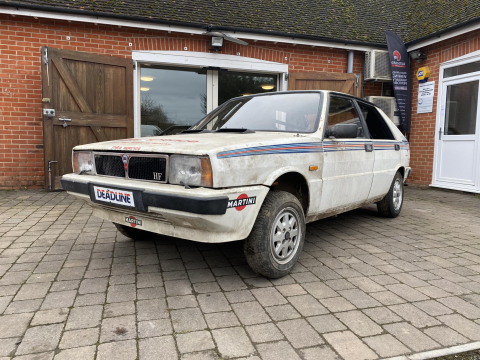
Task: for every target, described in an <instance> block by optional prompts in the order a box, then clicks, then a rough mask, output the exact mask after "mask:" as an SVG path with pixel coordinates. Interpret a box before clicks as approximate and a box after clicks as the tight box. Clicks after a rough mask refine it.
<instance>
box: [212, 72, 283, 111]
mask: <svg viewBox="0 0 480 360" xmlns="http://www.w3.org/2000/svg"><path fill="white" fill-rule="evenodd" d="M274 91H277V75H266V74H256V73H255V74H252V73H244V72H233V71H219V72H218V105H221V104H223V103H224V102H225V101H227V100H230V99H231V98H234V97H237V96H244V95H252V94H260V93H266V92H274Z"/></svg>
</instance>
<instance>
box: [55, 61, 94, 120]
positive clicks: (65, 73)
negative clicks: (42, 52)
mask: <svg viewBox="0 0 480 360" xmlns="http://www.w3.org/2000/svg"><path fill="white" fill-rule="evenodd" d="M52 61H53V63H54V64H55V67H56V68H57V70H58V72H59V74H60V76H61V77H62V80H63V81H64V82H65V85H66V86H67V88H68V90H69V91H70V93H71V94H72V96H73V99H74V100H75V102H76V103H77V104H78V106H79V108H80V110H81V111H82V112H87V113H91V112H92V109H91V107H90V105H89V104H88V102H87V99H85V97H84V96H83V94H82V91H81V90H80V88H79V87H78V84H77V81H76V80H75V78H74V77H73V74H72V72H71V71H70V69H69V68H68V67H67V66H66V65H65V64H64V62H63V59H61V58H52Z"/></svg>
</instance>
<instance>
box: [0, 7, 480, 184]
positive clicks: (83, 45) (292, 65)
mask: <svg viewBox="0 0 480 360" xmlns="http://www.w3.org/2000/svg"><path fill="white" fill-rule="evenodd" d="M375 3H376V5H377V6H372V2H371V1H355V2H352V1H346V2H336V1H317V2H311V1H305V2H298V3H295V7H290V6H289V2H282V1H276V2H269V1H255V2H253V1H244V2H242V3H241V4H236V3H235V2H233V1H232V2H230V1H229V2H212V3H211V2H208V3H207V2H202V1H197V2H191V1H183V2H174V1H165V2H162V3H161V4H160V3H158V2H157V1H123V2H117V1H88V2H86V1H78V2H73V3H67V2H64V1H55V0H52V1H37V0H31V1H0V94H1V100H0V148H1V149H2V153H1V154H2V156H1V159H0V188H4V189H9V188H20V187H46V188H48V186H49V182H50V180H49V172H48V165H49V161H57V162H54V163H51V164H50V165H51V169H52V182H51V183H52V188H58V187H59V182H58V179H59V178H60V176H61V175H62V174H63V173H65V172H70V167H71V166H70V159H69V157H70V151H71V147H72V146H74V145H76V144H80V143H85V142H93V141H102V140H108V139H115V138H125V137H133V136H142V135H155V134H156V133H157V132H160V131H165V130H166V129H168V131H169V132H175V131H178V130H181V129H182V128H184V127H186V126H189V125H191V124H193V122H194V121H196V120H198V119H199V118H200V117H201V116H202V115H203V114H204V113H205V112H208V111H210V110H211V109H213V108H215V107H216V106H218V105H219V104H221V103H222V102H223V101H225V100H226V99H229V98H231V97H234V96H239V95H242V94H247V93H252V92H265V91H281V90H288V89H296V90H299V89H315V88H322V89H332V90H337V91H343V92H348V93H351V94H353V95H356V96H381V95H385V94H387V91H386V89H388V84H385V83H382V82H366V81H364V80H363V72H364V71H363V70H364V69H363V68H364V59H365V53H366V52H369V51H372V50H378V49H380V50H386V44H385V38H384V35H383V31H384V30H392V31H395V32H397V33H398V34H399V35H400V36H401V37H402V38H403V39H404V41H405V42H406V45H407V49H408V50H409V51H413V50H419V51H420V52H421V55H422V56H421V58H424V57H425V56H424V55H426V58H425V59H422V60H420V61H419V62H417V61H412V69H411V71H412V84H413V86H412V103H413V104H414V105H413V106H412V127H411V134H410V141H411V159H412V167H413V176H412V178H411V180H410V181H411V183H415V184H420V185H430V184H434V185H436V186H442V187H450V188H456V189H462V190H467V191H477V192H479V191H480V190H479V189H480V166H476V162H478V160H475V159H480V144H479V143H480V140H479V139H478V134H479V133H480V131H479V130H478V129H477V130H476V132H475V133H474V134H473V136H472V134H467V135H466V136H467V138H465V136H463V135H461V134H460V137H462V136H463V137H462V139H461V140H465V143H464V144H462V143H459V144H457V145H459V149H457V150H455V151H457V152H462V151H466V150H468V151H470V153H471V154H470V155H469V156H470V158H471V159H473V160H474V161H473V162H472V164H471V166H472V167H473V170H472V169H470V172H466V171H464V173H462V176H463V178H465V179H463V178H462V179H457V180H459V181H457V183H459V184H460V185H459V184H457V183H455V179H454V181H453V182H452V176H451V174H450V173H451V172H452V171H453V172H454V173H455V172H456V171H458V170H457V169H453V170H452V169H448V170H446V171H444V173H445V174H446V175H447V176H446V177H445V176H443V175H442V174H443V173H442V171H443V170H442V166H444V168H445V166H446V167H447V168H448V167H452V166H455V164H453V165H452V161H451V160H449V161H447V162H445V161H444V162H443V163H442V161H443V160H439V156H437V153H438V152H439V151H440V153H441V151H442V149H443V150H445V149H446V148H448V149H447V150H448V152H447V153H448V154H450V150H451V149H450V148H451V147H452V146H453V147H454V146H455V144H456V143H458V141H456V139H455V138H454V139H452V141H450V142H448V143H447V145H445V144H444V143H441V144H440V145H439V144H438V141H437V140H436V139H437V133H438V130H439V127H440V125H439V124H441V123H442V121H443V122H444V119H443V118H442V119H440V115H441V110H439V111H437V108H438V106H440V105H437V95H438V93H439V88H440V86H441V87H444V86H445V85H444V84H443V82H442V81H443V80H444V79H443V78H441V77H440V72H441V71H444V68H446V67H445V66H447V67H448V66H450V65H451V66H453V67H454V66H457V63H456V59H458V58H461V57H462V56H464V55H467V59H463V58H461V59H460V60H458V61H463V62H459V63H458V64H460V65H463V64H464V62H465V61H467V62H468V63H472V64H475V63H477V62H478V61H479V60H480V59H479V58H480V55H479V54H478V53H476V52H477V51H478V50H479V46H480V45H479V42H478V38H479V34H480V31H479V30H477V29H480V19H479V18H478V16H479V14H476V12H475V11H476V10H475V8H476V6H475V2H474V1H471V2H469V1H466V2H465V4H464V5H463V7H462V9H461V11H460V10H458V9H456V7H455V6H456V5H455V4H453V5H452V4H450V5H447V7H452V8H451V9H446V10H450V12H449V11H445V9H443V10H442V11H440V10H441V9H442V6H444V5H442V4H443V2H441V1H438V3H437V1H433V2H432V4H431V5H430V6H431V7H432V9H433V10H434V11H433V12H434V13H437V14H440V13H441V15H438V16H437V17H438V18H434V19H433V20H432V19H429V22H425V21H420V20H421V19H420V18H419V16H420V15H419V14H416V12H415V11H414V9H415V6H417V5H418V4H417V2H415V1H407V0H402V1H400V4H399V8H400V9H401V11H400V10H398V9H395V11H393V12H392V9H390V8H389V5H388V4H389V2H388V1H383V0H382V1H380V0H377V1H376V2H375ZM449 13H450V14H455V16H449V15H448V14H449ZM432 17H433V15H432ZM385 19H389V20H385ZM219 31H221V32H223V33H224V34H226V35H224V36H222V34H220V37H222V38H223V46H222V47H221V50H220V51H212V50H211V49H212V43H211V41H212V36H215V35H219V34H216V32H219ZM229 35H230V36H234V37H235V38H236V39H240V40H241V41H244V42H246V43H247V44H246V45H245V44H240V43H238V41H236V40H235V38H234V39H231V38H229ZM217 37H218V36H217ZM230 40H233V41H230ZM234 41H235V42H234ZM241 41H240V42H241ZM217 50H218V49H217ZM448 61H453V62H452V63H449V64H444V63H446V62H448ZM442 64H444V65H442ZM421 66H429V67H430V70H431V77H430V80H429V81H435V82H436V84H435V101H434V106H433V111H432V112H431V113H426V114H425V113H424V114H417V113H416V112H417V109H416V105H415V104H416V99H417V91H418V82H417V80H416V78H415V74H416V71H417V70H418V68H419V67H421ZM441 66H442V68H440V67H441ZM467 67H469V68H472V69H473V70H474V71H470V72H468V73H466V74H463V72H464V71H465V70H453V71H454V72H455V71H457V72H458V71H460V72H461V73H462V74H461V75H459V76H460V77H462V76H463V77H465V76H466V77H467V78H469V81H468V82H467V83H468V84H469V85H468V86H469V88H468V89H467V90H471V91H470V93H471V92H472V91H475V85H472V84H470V83H471V82H472V81H478V80H472V81H470V80H471V79H474V78H475V77H474V76H473V75H475V74H476V72H475V71H477V70H479V71H480V69H476V68H475V65H469V66H467ZM472 76H473V77H472ZM455 79H456V80H458V81H460V83H461V78H457V76H453V80H455ZM445 80H446V79H445ZM449 81H450V82H451V81H452V79H450V80H447V81H445V83H446V84H447V85H446V86H447V88H448V82H449ZM439 83H440V84H439ZM454 83H455V82H452V84H454ZM455 84H456V83H455ZM472 86H473V87H472ZM464 87H465V86H464ZM447 88H446V89H447ZM477 89H478V87H477ZM461 90H462V89H460V91H461ZM464 90H465V89H464ZM455 91H457V90H455ZM457 92H458V91H457ZM443 93H445V92H443ZM445 94H446V93H445ZM445 94H444V95H445ZM449 94H450V93H449ZM387 95H388V94H387ZM390 95H391V94H390ZM477 95H478V90H477ZM445 96H446V95H445ZM449 96H450V97H451V96H452V94H450V95H449ZM469 99H470V100H469V103H468V104H467V105H468V106H469V107H470V108H472V106H474V105H473V104H472V101H473V100H472V99H473V97H472V96H470V98H469ZM452 101H453V100H452ZM452 104H453V103H452ZM461 105H462V106H463V107H465V106H467V105H465V104H461ZM475 106H476V103H475ZM42 108H43V109H55V111H56V114H55V115H54V116H52V115H48V114H46V115H42ZM458 108H461V107H458ZM440 109H441V106H440ZM452 111H453V110H452ZM472 111H473V110H471V111H470V112H469V113H468V114H467V115H469V116H470V117H472V116H473V115H472ZM437 113H438V116H437ZM452 114H453V112H452ZM452 116H453V115H452ZM64 119H67V120H64ZM68 120H71V121H68ZM474 121H476V124H478V123H479V122H480V121H478V120H477V118H475V120H474ZM64 125H65V126H64ZM472 126H473V125H471V124H470V127H472ZM478 126H480V125H477V127H478ZM442 129H443V125H442ZM469 132H470V133H471V129H470V130H469ZM475 134H476V135H475ZM452 136H453V137H454V134H447V135H446V136H444V137H443V139H447V140H448V138H449V137H450V138H451V137H452ZM464 138H465V139H464ZM439 141H443V140H439ZM472 144H473V145H472ZM442 145H443V147H442ZM439 146H440V147H441V149H440V150H438V147H439ZM457 152H456V153H457ZM456 153H455V154H456ZM441 154H443V155H442V156H440V158H441V159H445V158H448V157H449V156H445V151H444V153H441ZM470 158H469V159H470ZM471 159H470V160H471ZM444 168H443V169H444ZM435 169H439V171H435ZM439 176H440V177H439ZM442 176H443V177H442ZM469 176H470V180H469V179H467V178H468V177H469ZM445 179H446V180H445ZM438 180H439V181H438ZM452 184H453V185H452Z"/></svg>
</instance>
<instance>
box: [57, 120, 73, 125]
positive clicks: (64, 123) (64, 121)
mask: <svg viewBox="0 0 480 360" xmlns="http://www.w3.org/2000/svg"><path fill="white" fill-rule="evenodd" d="M58 120H60V121H63V127H67V126H68V124H67V121H72V119H66V118H60V119H58Z"/></svg>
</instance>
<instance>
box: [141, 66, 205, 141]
mask: <svg viewBox="0 0 480 360" xmlns="http://www.w3.org/2000/svg"><path fill="white" fill-rule="evenodd" d="M199 72H202V71H201V70H191V69H183V68H173V67H172V68H167V67H165V68H162V67H153V66H145V65H142V67H141V76H140V94H141V124H142V125H141V127H142V136H156V135H160V134H163V135H171V134H175V133H177V132H180V131H182V130H186V129H187V128H189V127H190V126H192V125H193V124H195V123H197V122H198V121H199V120H200V119H201V118H203V117H204V116H205V114H206V112H207V100H206V99H207V75H206V72H204V73H199Z"/></svg>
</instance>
